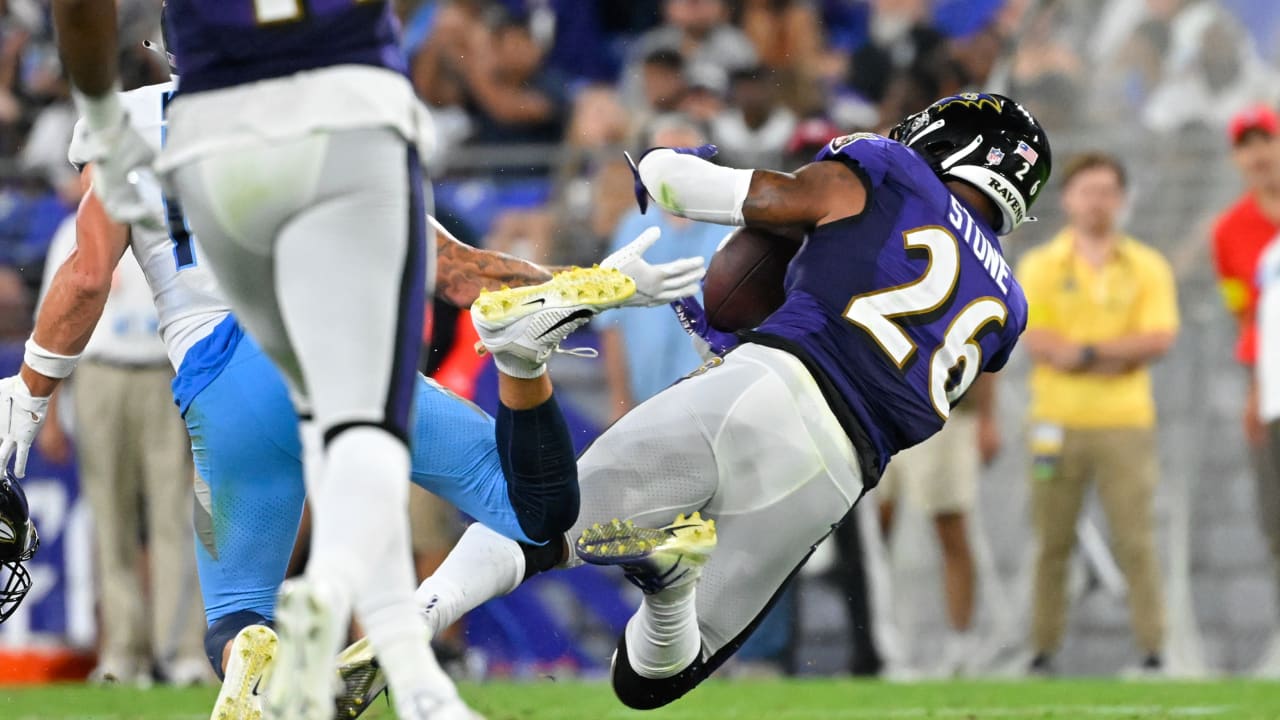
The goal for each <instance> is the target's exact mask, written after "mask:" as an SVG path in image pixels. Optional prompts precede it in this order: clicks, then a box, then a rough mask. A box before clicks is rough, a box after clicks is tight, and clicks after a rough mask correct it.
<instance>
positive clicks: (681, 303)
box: [671, 297, 738, 360]
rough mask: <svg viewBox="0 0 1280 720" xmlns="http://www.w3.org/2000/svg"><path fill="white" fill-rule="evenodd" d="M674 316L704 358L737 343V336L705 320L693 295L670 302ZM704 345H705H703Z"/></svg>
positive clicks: (717, 353)
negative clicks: (674, 312)
mask: <svg viewBox="0 0 1280 720" xmlns="http://www.w3.org/2000/svg"><path fill="white" fill-rule="evenodd" d="M671 308H672V309H673V310H675V311H676V317H677V318H679V320H680V325H681V326H682V327H684V331H685V332H687V333H689V335H690V336H692V337H693V347H694V349H696V350H697V351H698V354H699V355H701V356H702V357H703V359H704V360H706V359H710V358H709V357H708V355H713V356H715V355H723V354H725V353H726V352H729V350H731V349H732V348H733V347H734V346H736V345H737V344H738V336H737V335H734V334H733V333H727V332H725V331H723V330H717V329H715V328H713V327H711V323H710V322H708V321H707V312H706V311H705V310H703V309H702V304H701V303H699V302H698V301H697V299H696V298H694V297H687V298H683V299H680V300H676V301H675V302H673V303H671ZM704 346H705V347H704Z"/></svg>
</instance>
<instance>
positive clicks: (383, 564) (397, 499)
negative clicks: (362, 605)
mask: <svg viewBox="0 0 1280 720" xmlns="http://www.w3.org/2000/svg"><path fill="white" fill-rule="evenodd" d="M408 480H409V450H408V448H406V447H405V445H404V443H402V442H400V441H399V440H398V439H396V438H395V437H394V436H393V435H391V434H390V433H388V432H387V431H385V430H382V429H380V428H375V427H356V428H351V429H348V430H346V431H345V432H343V433H341V434H340V435H338V436H337V437H336V438H334V439H333V440H332V441H331V442H330V443H329V447H328V450H327V452H326V453H325V458H324V467H323V471H322V473H321V476H320V482H319V483H318V487H316V488H315V492H314V494H313V497H312V502H311V559H310V560H309V561H308V563H307V571H306V575H307V578H308V580H311V581H312V582H314V583H315V584H317V585H323V586H324V587H326V588H327V589H328V590H330V591H331V593H334V594H336V597H334V598H333V599H334V600H335V601H336V602H335V607H334V616H335V617H334V622H336V623H337V624H338V632H337V635H336V637H346V632H347V623H348V621H349V619H350V608H351V607H352V606H353V604H354V603H355V602H356V600H357V598H359V597H360V595H361V593H363V592H364V591H365V590H367V589H368V588H370V587H372V586H374V585H388V586H390V585H392V584H393V581H392V580H391V579H389V578H388V577H387V573H390V574H391V576H392V577H393V578H395V581H396V582H398V584H400V585H401V588H399V589H398V591H399V592H402V593H403V594H404V595H405V596H406V597H411V592H412V590H411V589H412V587H413V580H412V576H411V575H406V574H405V573H411V572H412V570H411V566H412V560H411V558H410V556H409V540H408V538H409V515H408V509H407V508H408V501H409V482H408ZM397 539H398V540H401V541H402V542H396V543H395V545H396V547H395V548H393V541H394V540H397ZM399 546H403V547H399ZM389 553H390V555H389ZM401 566H403V567H401ZM366 629H367V630H371V628H366ZM335 652H336V648H335Z"/></svg>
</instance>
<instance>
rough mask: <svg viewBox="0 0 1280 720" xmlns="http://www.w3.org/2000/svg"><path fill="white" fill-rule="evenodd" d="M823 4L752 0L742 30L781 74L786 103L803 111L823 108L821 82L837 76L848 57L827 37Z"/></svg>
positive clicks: (764, 62)
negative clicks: (836, 54)
mask: <svg viewBox="0 0 1280 720" xmlns="http://www.w3.org/2000/svg"><path fill="white" fill-rule="evenodd" d="M819 4H820V3H818V2H815V1H814V0H746V1H745V2H744V3H742V20H741V25H742V30H743V32H745V33H746V35H747V37H749V38H750V39H751V42H752V44H753V45H755V47H756V50H757V52H759V54H760V63H761V64H762V65H764V66H765V67H767V68H770V69H771V70H773V71H774V72H775V73H777V76H776V77H777V80H778V86H779V89H780V90H781V91H782V93H783V98H782V100H783V102H784V103H785V104H787V105H788V106H789V107H791V108H792V109H795V110H798V111H800V112H806V113H807V112H816V111H819V110H821V109H822V108H823V105H824V102H823V98H822V91H821V81H822V80H824V79H830V78H834V77H837V76H838V75H839V74H840V72H841V70H843V64H844V63H843V61H842V59H835V58H833V57H832V56H831V55H830V54H829V52H828V50H827V42H826V38H825V37H824V36H823V32H822V31H823V27H822V18H821V13H820V12H819V8H818V7H817V6H818V5H819Z"/></svg>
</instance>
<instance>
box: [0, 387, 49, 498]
mask: <svg viewBox="0 0 1280 720" xmlns="http://www.w3.org/2000/svg"><path fill="white" fill-rule="evenodd" d="M48 410H49V398H47V397H32V395H31V391H30V390H28V389H27V384H26V383H25V382H23V380H22V377H21V376H19V375H14V376H12V377H7V378H5V379H3V380H0V469H2V468H5V467H8V465H9V458H11V457H13V458H14V461H13V474H14V475H17V476H18V477H20V478H21V477H26V475H27V455H28V454H29V453H30V452H31V443H33V442H35V439H36V434H38V433H39V432H40V427H41V426H42V425H44V418H45V416H46V415H47V414H48Z"/></svg>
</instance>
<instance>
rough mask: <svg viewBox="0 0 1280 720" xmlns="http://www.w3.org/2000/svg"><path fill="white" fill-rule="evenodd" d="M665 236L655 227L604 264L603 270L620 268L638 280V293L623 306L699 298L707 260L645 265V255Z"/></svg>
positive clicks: (682, 259)
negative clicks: (697, 295) (693, 296)
mask: <svg viewBox="0 0 1280 720" xmlns="http://www.w3.org/2000/svg"><path fill="white" fill-rule="evenodd" d="M661 235H662V231H661V230H659V229H658V228H656V227H651V228H649V229H648V230H645V231H644V232H643V233H640V237H638V238H636V239H635V240H632V241H631V242H629V243H627V245H626V246H625V247H623V248H622V249H620V250H618V251H617V252H615V253H613V254H612V255H610V256H609V257H607V258H605V259H604V261H603V262H601V263H600V267H603V268H613V269H616V270H618V271H619V272H621V273H622V274H624V275H628V276H630V277H631V279H632V280H635V281H636V294H635V295H632V296H631V297H630V298H629V299H628V300H627V301H626V302H625V303H624V304H623V307H653V306H655V305H665V304H667V303H669V302H672V301H673V300H679V299H680V298H683V297H689V296H690V295H695V294H697V292H698V290H699V289H700V285H699V283H701V281H702V276H703V275H706V274H707V268H706V263H705V260H704V259H703V258H700V257H692V258H681V259H679V260H672V261H671V262H669V263H662V264H661V265H650V264H649V263H648V262H645V259H644V254H645V252H646V251H647V250H648V249H649V248H650V247H653V244H654V243H655V242H657V241H658V238H659V237H661Z"/></svg>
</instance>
